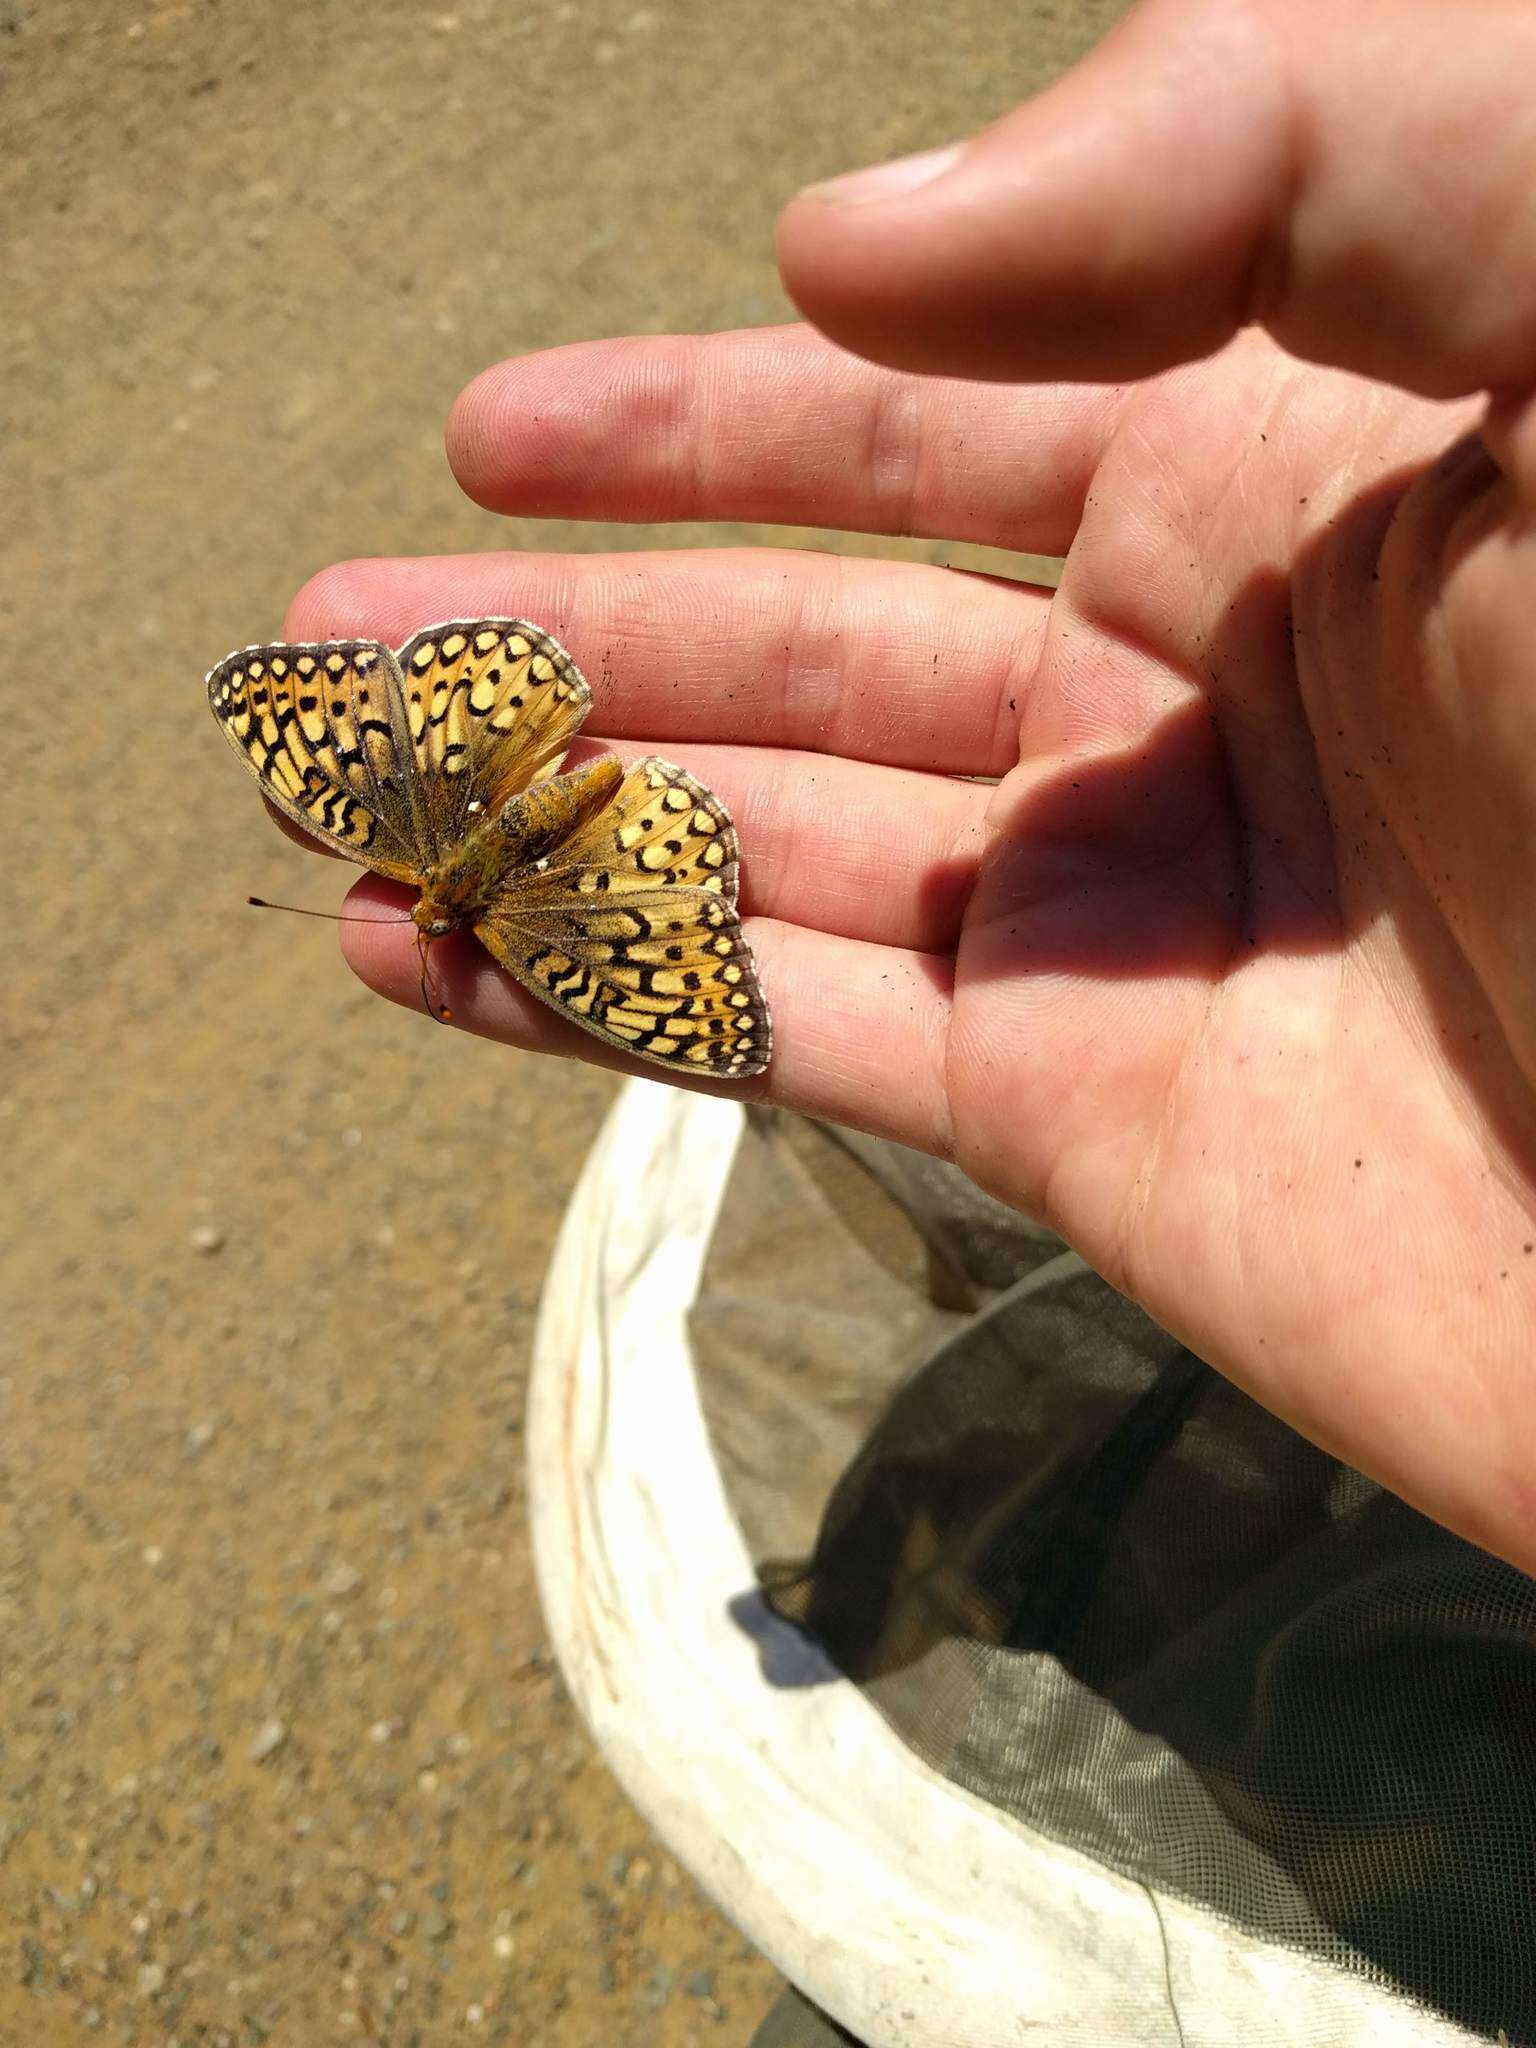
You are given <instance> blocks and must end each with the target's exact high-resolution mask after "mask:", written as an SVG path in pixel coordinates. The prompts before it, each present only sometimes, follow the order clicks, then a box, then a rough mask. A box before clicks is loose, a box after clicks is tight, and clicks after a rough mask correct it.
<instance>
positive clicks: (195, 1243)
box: [187, 1223, 224, 1258]
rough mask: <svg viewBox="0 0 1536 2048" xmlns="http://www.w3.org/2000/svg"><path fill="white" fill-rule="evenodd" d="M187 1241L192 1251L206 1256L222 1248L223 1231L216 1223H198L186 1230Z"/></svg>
mask: <svg viewBox="0 0 1536 2048" xmlns="http://www.w3.org/2000/svg"><path fill="white" fill-rule="evenodd" d="M187 1242H188V1244H190V1245H191V1247H192V1249H193V1251H195V1252H201V1253H202V1254H203V1256H204V1258H208V1257H210V1256H211V1255H212V1254H213V1253H214V1252H220V1251H222V1250H223V1249H224V1233H223V1231H222V1230H220V1228H219V1226H218V1225H217V1224H216V1223H199V1224H198V1226H197V1228H196V1229H195V1230H192V1231H189V1232H188V1235H187Z"/></svg>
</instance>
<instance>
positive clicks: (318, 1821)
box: [0, 0, 1117, 2048]
mask: <svg viewBox="0 0 1536 2048" xmlns="http://www.w3.org/2000/svg"><path fill="white" fill-rule="evenodd" d="M1115 11H1117V10H1116V9H1115V8H1114V7H1113V6H1112V5H1110V4H1108V0H1098V4H1081V5H1072V6H1068V5H1066V4H1063V5H1061V6H1060V7H1056V8H1053V7H1051V6H1048V5H1039V4H1033V5H1032V4H1026V5H1024V6H1017V5H1010V6H1004V5H1001V4H993V0H977V4H975V5H972V6H969V7H952V8H937V9H922V10H919V9H915V8H913V7H912V6H911V5H910V4H909V0H817V4H814V5H813V4H811V0H780V4H777V5H765V4H763V0H714V4H709V5H705V4H702V0H698V4H694V0H690V4H678V5H665V4H658V5H654V6H648V7H638V6H635V5H633V4H630V0H583V4H581V5H579V6H578V5H573V4H569V0H565V4H559V5H553V4H543V0H540V4H531V5H522V6H520V5H514V4H506V5H493V4H490V0H465V4H460V5H457V6H453V5H448V6H443V7H440V8H433V7H430V6H428V7H419V6H416V5H408V4H405V0H383V4H379V0H330V4H327V5H323V6H313V7H304V8H300V7H297V6H294V7H282V6H278V5H275V4H257V0H243V4H242V0H224V4H222V5H219V4H216V0H195V4H194V0H184V4H167V5H163V6H158V7H153V8H148V7H146V8H143V9H142V10H137V11H136V10H135V8H134V7H133V6H131V5H128V6H124V5H116V4H111V5H108V4H101V0H47V4H43V0H22V4H20V5H16V4H15V0H12V5H11V7H10V11H9V12H8V13H7V14H6V15H5V16H4V18H0V123H3V126H4V131H5V134H6V137H7V148H6V151H5V153H4V156H3V159H0V195H3V208H4V219H5V222H6V232H5V245H4V250H3V253H0V264H3V266H4V270H5V283H6V287H7V288H6V291H5V305H6V313H5V318H4V321H3V322H0V384H3V389H4V392H5V399H4V406H5V412H6V436H5V452H4V455H3V457H0V462H3V465H4V471H5V476H4V488H3V501H0V502H3V519H4V526H3V529H0V638H3V643H4V646H5V649H6V654H7V657H8V658H7V660H6V663H5V684H6V690H7V737H8V742H9V746H8V757H9V764H10V769H11V776H10V783H9V796H8V811H9V818H10V822H11V823H12V824H13V825H14V826H15V828H16V831H15V837H14V841H13V844H14V846H15V849H16V853H15V858H14V861H13V866H12V870H11V874H12V882H11V887H12V895H13V901H14V903H15V905H16V908H17V910H18V912H19V915H18V916H17V918H16V922H15V927H14V930H15V937H14V938H13V941H12V944H11V945H10V947H9V948H8V949H7V950H8V957H7V962H6V977H5V979H6V983H7V987H8V999H7V1005H6V1018H5V1031H6V1048H5V1051H6V1059H5V1066H6V1072H7V1076H8V1083H9V1088H8V1094H7V1096H6V1099H5V1102H4V1105H3V1108H4V1115H5V1119H6V1120H5V1122H4V1124H3V1125H0V1130H3V1132H4V1134H5V1140H6V1149H7V1152H8V1156H9V1166H10V1173H9V1176H8V1185H7V1189H6V1193H5V1195H4V1197H3V1200H4V1202H5V1205H6V1213H5V1215H4V1216H3V1218H0V1284H3V1287H4V1295H5V1311H4V1331H3V1352H0V1916H3V1920H0V1934H3V1939H0V2043H5V2044H9V2043H24V2044H32V2043H37V2042H43V2041H47V2042H49V2043H65V2042H73V2041H75V2040H81V2041H86V2040H90V2041H96V2040H106V2041H113V2042H123V2043H142V2044H151V2043H153V2044H156V2048H162V2044H165V2048H169V2044H173V2043H174V2044H180V2048H192V2044H194V2043H196V2044H203V2043H209V2044H229V2048H234V2044H239V2048H247V2044H254V2043H261V2042H273V2043H282V2044H287V2043H294V2044H304V2048H311V2044H318V2043H331V2042H337V2043H344V2044H359V2048H360V2044H363V2043H367V2042H374V2043H378V2044H389V2048H397V2044H431V2043H436V2042H440V2041H449V2040H458V2039H460V2038H463V2039H466V2040H480V2039H484V2040H487V2041H515V2042H518V2043H539V2044H546V2043H547V2044H552V2048H564V2044H571V2048H577V2044H581V2048H588V2044H592V2043H598V2042H600V2043H603V2044H605V2048H627V2044H631V2043H634V2044H640V2043H644V2044H647V2048H682V2044H685V2043H695V2042H720V2043H736V2042H742V2041H744V2040H745V2039H746V2038H747V2037H748V2035H749V2034H750V2032H751V2029H752V2025H753V2023H754V2021H755V2019H756V2018H757V2016H758V2015H759V2014H760V2013H761V2011H762V2010H763V2009H764V2007H765V2005H766V2004H767V2002H768V2000H769V1998H770V1996H771V1989H772V1984H773V1977H772V1973H771V1971H770V1970H769V1968H768V1966H767V1964H766V1963H765V1962H763V1961H762V1960H761V1959H760V1958H758V1957H756V1956H755V1955H754V1954H753V1953H752V1951H751V1950H750V1949H749V1948H747V1947H745V1946H744V1945H743V1943H742V1941H741V1939H740V1937H739V1936H738V1935H737V1934H736V1933H735V1931H734V1930H732V1929H731V1928H730V1927H728V1926H726V1925H725V1924H724V1923H723V1922H722V1921H721V1920H720V1919H719V1918H718V1917H717V1916H716V1915H715V1914H714V1912H713V1911H712V1909H711V1908H710V1907H709V1906H708V1905H707V1903H706V1902H705V1901H703V1900H702V1899H701V1898H700V1896H699V1895H698V1894H697V1892H696V1891H695V1890H694V1888H693V1886H692V1884H691V1883H690V1881H689V1880H688V1879H687V1878H686V1877H685V1876H684V1875H683V1873H681V1872H680V1871H679V1870H678V1869H677V1867H676V1866H675V1864H674V1863H673V1862H672V1861H671V1859H670V1858H669V1857H668V1856H667V1855H666V1854H665V1852H663V1851H662V1850H661V1849H660V1848H659V1846H658V1845H657V1844H655V1842H654V1841H653V1840H652V1839H651V1838H650V1837H649V1836H648V1833H647V1830H646V1829H645V1827H644V1825H643V1823H642V1822H641V1821H640V1820H639V1819H638V1818H637V1817H636V1816H635V1815H634V1814H633V1813H632V1812H631V1811H630V1810H629V1808H628V1807H627V1806H626V1804H625V1803H624V1801H623V1799H622V1797H621V1796H619V1794H618V1793H617V1791H616V1789H615V1787H614V1785H613V1782H612V1780H611V1779H610V1778H609V1777H608V1775H607V1773H606V1771H605V1769H604V1766H603V1764H602V1763H601V1761H600V1760H599V1759H598V1758H597V1756H596V1755H595V1754H594V1752H593V1751H592V1749H591V1746H590V1744H589V1743H588V1740H587V1738H586V1736H585V1734H584V1732H583V1730H582V1728H581V1727H580V1725H579V1723H578V1722H577V1720H576V1718H575V1716H574V1714H573V1711H572V1709H571V1706H570V1703H569V1701H568V1700H567V1698H566V1695H565V1693H564V1690H563V1688H562V1686H561V1683H560V1680H559V1677H558V1674H557V1673H556V1672H555V1671H554V1669H553V1668H552V1667H551V1663H550V1658H549V1654H548V1650H547V1648H546V1646H545V1645H544V1643H543V1641H542V1636H541V1622H540V1619H539V1614H538V1607H537V1602H536V1598H535V1593H534V1588H533V1584H532V1579H531V1571H530V1562H529V1555H528V1543H527V1535H526V1529H525V1523H524V1516H523V1477H522V1459H521V1428H522V1396H523V1387H524V1377H525V1368H526V1360H527V1351H528V1339H529V1333H530V1329H531V1322H532V1316H533V1313H534V1310H535V1306H536V1302H537V1296H538V1288H539V1283H540V1277H541V1274H542V1272H543V1269H544V1265H545V1261H546V1259H547V1257H548V1254H549V1250H550V1246H551V1243H552V1239H553V1233H554V1230H555V1228H556V1226H557V1223H558V1219H559V1216H560V1213H561V1207H562V1204H563V1202H564V1199H565V1197H566V1194H567V1192H568V1190H569V1188H570V1186H571V1182H572V1179H573V1177H574V1175H575V1172H576V1170H577V1168H578V1166H579V1163H580V1160H581V1158H582V1155H583V1153H584V1151H585V1149H586V1147H587V1145H588V1143H589V1141H590V1138H591V1136H592V1133H593V1131H594V1129H595V1127H596V1124H597V1121H598V1119H599V1118H600V1116H601V1114H602V1111H603V1108H604V1105H605V1103H606V1101H607V1100H608V1097H609V1084H608V1083H607V1082H606V1081H604V1080H602V1079H599V1078H598V1077H596V1076H595V1075H593V1074H590V1073H588V1072H586V1071H584V1070H581V1069H577V1068H562V1069H560V1070H559V1071H553V1070H550V1069H547V1068H537V1069H536V1068H534V1067H533V1066H532V1065H531V1064H528V1063H525V1062H522V1061H519V1060H516V1059H514V1058H512V1057H511V1056H509V1055H507V1054H505V1053H499V1052H497V1051H495V1050H492V1049H490V1048H486V1047H482V1046H478V1045H474V1044H471V1043H469V1042H467V1041H465V1040H463V1039H460V1038H459V1037H458V1036H457V1035H456V1034H453V1033H451V1032H447V1031H442V1030H437V1029H434V1028H432V1027H430V1026H429V1025H427V1024H426V1023H425V1021H424V1020H420V1019H416V1018H412V1017H408V1016H406V1015H403V1014H401V1013H398V1012H394V1011H390V1010H388V1009H386V1008H384V1007H383V1006H381V1005H379V1004H376V1003H375V1002H374V1001H373V1000H372V999H371V998H369V997H368V996H367V995H365V994H364V992H363V991H362V990H361V989H360V988H358V987H357V986H356V985H355V984H353V983H352V982H350V980H349V979H348V977H347V975H346V974H345V972H344V970H343V969H342V968H341V967H340V966H339V964H338V963H337V961H336V959H335V956H334V941H333V937H332V935H331V934H329V933H328V932H327V931H326V930H325V928H324V927H322V926H318V925H313V924H305V923H301V922H300V921H298V920H293V919H288V920H285V919H282V918H277V917H257V916H256V915H255V914H254V913H251V912H248V911H246V910H245V909H244V908H243V907H242V899H243V897H244V896H245V894H246V893H247V891H259V892H261V893H265V894H269V895H274V896H277V897H279V898H280V899H285V900H291V899H294V898H297V899H298V900H300V901H304V902H309V903H314V904H317V905H322V906H324V905H331V904H333V903H334V901H335V898H336V896H337V894H338V888H337V880H336V877H335V876H334V875H333V874H332V873H331V872H329V871H325V872H321V871H319V870H318V867H317V864H314V863H306V862H305V861H304V860H303V858H302V857H301V856H300V855H299V854H297V853H296V852H295V851H294V850H293V849H292V848H290V847H289V846H287V845H286V844H285V843H284V842H283V841H282V840H281V839H280V838H279V837H278V835H277V834H276V833H275V832H273V831H272V830H271V829H270V827H268V826H267V825H266V824H265V823H264V821H263V819H262V816H261V813H260V807H259V805H258V803H257V801H256V799H255V796H254V793H253V792H252V790H251V788H250V786H249V784H248V783H247V781H246V779H245V778H244V777H243V776H242V775H241V773H240V772H239V770H238V769H237V767H236V765H235V764H234V763H233V762H232V761H231V760H230V759H229V757H228V755H227V753H226V751H225V749H224V746H223V743H222V741H221V740H220V739H219V737H218V735H217V734H216V732H215V731H214V728H213V724H212V721H211V720H210V719H209V717H208V714H207V711H206V709H205V707H204V703H203V693H202V688H201V678H202V674H203V671H204V670H205V669H206V668H207V667H208V666H209V665H210V663H211V662H212V661H213V660H215V659H216V658H217V657H218V656H219V655H221V654H222V653H223V652H224V651H225V649H226V648H228V647H231V646H235V645H239V644H242V643H245V642H248V641H251V640H253V639H257V638H261V637H264V636H266V635H268V634H270V633H272V632H274V631H276V630H277V628H278V626H279V624H280V622H281V618H282V611H283V606H284V604H285V602H286V600H287V598H288V597H289V595H290V594H291V592H292V590H293V589H294V588H295V587H296V585H297V584H298V583H299V582H300V581H301V580H302V578H303V577H304V576H305V575H307V574H308V573H309V572H310V571H312V570H313V569H315V568H316V567H318V566H320V565H321V564H322V563H324V562H326V561H327V560H330V559H334V558H336V557H338V556H343V555H350V554H364V553H375V552H394V551H402V552H404V551H447V550H457V549H464V548H477V547H489V546H493V545H507V544H509V543H510V544H515V545H518V546H523V547H528V546H539V547H544V546H556V547H578V548H602V547H612V546H622V547H635V546H643V545H648V544H651V543H652V542H654V541H655V540H656V539H657V538H658V536H657V535H656V534H655V533H654V532H649V531H646V530H644V529H635V530H630V531H626V532H622V533H619V532H614V531H610V530H607V529H604V528H601V527H583V528H576V527H565V526H560V525H556V524H553V523H547V522H546V523H528V524H525V525H521V526H519V527H518V528H517V529H516V530H515V532H514V533H513V534H511V535H510V536H509V534H508V531H507V529H506V528H505V527H504V526H501V525H499V524H498V523H497V522H495V521H494V520H492V519H490V518H489V517H488V516H486V515H484V514H481V513H479V512H477V511H476V510H475V509H474V508H472V507H470V506H468V505H466V504H465V503H464V502H463V501H462V500H461V499H460V498H459V497H458V495H457V493H456V492H455V490H454V487H453V485H452V482H451V479H450V478H449V477H448V475H447V471H446V467H445V465H444V463H443V461H442V458H441V452H440V440H439V435H440V424H441V419H442V416H443V413H444V411H445V409H446V406H447V404H448V402H449V400H450V399H451V397H452V395H453V393H454V391H455V390H456V389H457V388H458V386H459V385H460V384H461V383H462V382H463V381H464V380H465V379H466V378H467V377H468V376H469V375H470V374H472V373H473V372H474V371H475V370H476V369H478V368H480V367H481V366H482V365H483V364H485V363H487V362H489V361H491V360H494V359H495V358H496V357H498V356H500V355H505V354H508V353H512V352H516V351H519V350H523V349H528V348H533V347H538V346H542V345H546V344H550V343H554V342H558V341H564V340H569V339H574V338H577V337H581V336H585V335H592V334H602V333H610V332H621V331H627V330H635V329H666V328H691V327H703V328H713V327H724V326H732V325H738V324H751V323H758V322H762V321H767V320H772V319H776V318H780V317H783V315H784V313H785V310H786V309H785V306H784V302H783V300H782V298H781V296H780V294H779V291H778V287H777V284H776V281H775V278H774V274H773V269H772V262H771V255H770V230H771V225H772V220H773V216H774V213H775V210H776V208H777V206H778V204H779V202H780V200H781V198H782V196H783V195H784V194H786V193H787V192H789V191H790V190H792V189H793V188H795V187H796V186H798V185H799V184H800V183H802V182H804V181H805V180H806V179H808V178H811V177H813V176H817V175H821V174H825V173H828V172H830V171H832V170H834V169H836V168H840V167H843V166H845V165H847V164H850V163H853V162H858V161H865V160H871V159H873V158H875V157H878V156H879V155H881V154H883V153H888V152H894V151H896V150H900V149H904V148H911V147H914V146H918V145H921V144H925V143H931V142H935V141H939V140H943V139H947V138H948V137H949V136H951V135H952V134H957V133H960V132H963V131H964V130H965V129H966V128H968V127H969V126H971V125H974V124H975V123H977V122H978V121H980V120H982V119H984V118H986V117H987V116H988V115H990V114H991V113H993V112H995V111H997V110H998V109H1000V108H1001V107H1002V106H1004V105H1006V104H1007V103H1008V102H1009V101H1010V100H1011V99H1012V98H1013V97H1015V96H1016V95H1017V94H1018V93H1019V92H1021V91H1023V90H1025V89H1027V88H1028V87H1029V86H1031V85H1032V84H1034V83H1036V82H1038V81H1039V79H1040V78H1042V77H1043V76H1045V75H1047V74H1048V73H1049V72H1050V71H1052V70H1053V69H1055V68H1057V67H1058V66H1059V65H1060V64H1061V63H1063V62H1065V61H1066V60H1067V58H1068V57H1069V56H1070V55H1071V54H1072V53H1073V52H1074V51H1075V50H1076V49H1077V48H1079V47H1080V46H1081V45H1082V44H1083V43H1085V42H1086V41H1087V40H1089V39H1090V38H1091V36H1092V34H1093V33H1095V32H1096V31H1097V30H1098V29H1100V28H1102V27H1103V26H1104V25H1105V23H1106V21H1107V20H1108V18H1109V17H1110V16H1111V15H1112V14H1113V13H1114V12H1115ZM670 537H671V538H672V539H673V541H674V543H675V541H676V538H677V536H676V535H673V536H670ZM683 538H684V539H685V540H688V541H692V540H698V541H701V542H703V541H711V540H718V539H721V538H726V539H737V540H739V539H750V540H770V541H771V540H783V539H784V538H785V536H784V535H783V534H779V533H763V532H758V531H756V530H753V529H741V528H737V529H731V530H729V531H726V530H722V529H713V530H711V529H690V530H689V531H688V532H686V533H685V534H684V536H683ZM799 538H801V539H803V538H804V537H803V536H801V537H799ZM834 544H838V545H842V544H844V543H834ZM890 551H892V552H900V550H899V549H892V550H890ZM907 552H909V553H913V552H915V553H920V554H923V555H926V556H930V557H935V558H940V557H943V556H945V551H942V550H935V549H932V548H927V547H924V548H920V549H908V550H907ZM957 555H958V551H948V557H949V558H955V557H957ZM575 651H576V652H577V654H578V657H579V656H580V652H581V650H579V649H578V650H575ZM612 666H613V668H614V670H615V673H616V674H617V675H618V676H619V677H620V678H622V650H621V649H615V650H613V658H612Z"/></svg>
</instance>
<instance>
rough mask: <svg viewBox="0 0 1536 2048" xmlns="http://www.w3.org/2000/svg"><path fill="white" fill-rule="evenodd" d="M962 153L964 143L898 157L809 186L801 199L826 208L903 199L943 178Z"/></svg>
mask: <svg viewBox="0 0 1536 2048" xmlns="http://www.w3.org/2000/svg"><path fill="white" fill-rule="evenodd" d="M964 151H965V144H964V143H963V142H952V143H950V144H949V146H948V147H947V148H945V149H925V150H922V151H920V152H919V153H918V155H916V156H899V157H896V158H895V159H894V160H893V161H892V162H890V163H888V164H871V165H870V167H869V169H868V170H864V171H849V172H848V173H847V175H846V176H845V177H841V178H829V179H828V180H827V182H826V183H825V184H823V185H808V186H807V187H806V189H805V191H804V192H802V193H801V195H800V197H801V198H802V199H819V200H822V201H823V202H824V203H825V204H826V205H828V206H862V205H864V204H865V203H866V202H867V201H869V200H872V199H902V198H905V196H906V195H907V193H909V192H915V191H916V190H917V189H918V187H919V186H920V185H931V184H932V183H933V181H934V179H935V178H942V177H943V175H944V173H945V172H946V171H947V170H949V169H951V168H952V167H953V166H954V165H955V164H957V163H958V162H959V161H960V158H961V156H962V155H963V154H964Z"/></svg>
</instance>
